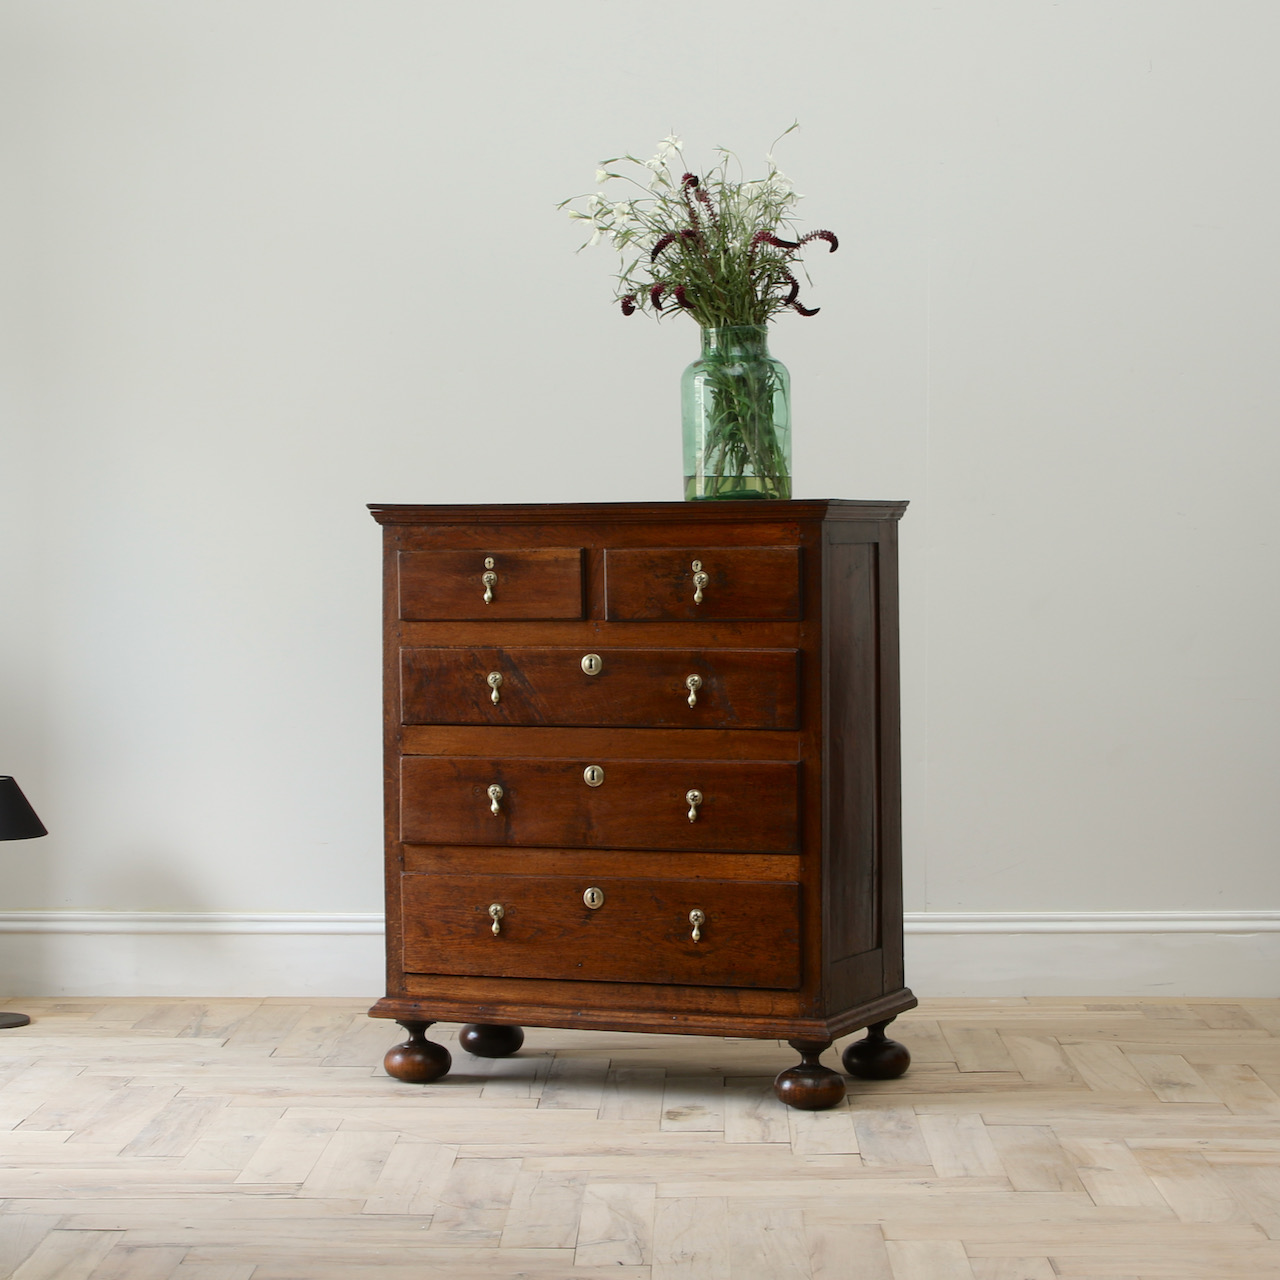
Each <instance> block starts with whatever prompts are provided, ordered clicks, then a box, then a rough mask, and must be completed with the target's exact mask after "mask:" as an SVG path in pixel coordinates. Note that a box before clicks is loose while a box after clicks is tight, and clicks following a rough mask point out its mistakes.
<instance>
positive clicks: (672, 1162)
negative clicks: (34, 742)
mask: <svg viewBox="0 0 1280 1280" xmlns="http://www.w3.org/2000/svg"><path fill="white" fill-rule="evenodd" d="M367 1003H368V1002H362V1001H354V1000H325V1001H313V1002H310V1003H308V1002H303V1001H293V1000H283V999H280V1000H205V1001H197V1000H94V999H86V1000H42V1001H35V1000H22V999H18V998H14V999H11V1000H9V1001H6V1002H0V1007H4V1008H13V1009H23V1010H25V1011H27V1012H29V1013H31V1014H32V1015H33V1017H34V1019H35V1021H34V1022H33V1024H32V1025H31V1026H29V1027H25V1028H22V1029H20V1030H13V1031H4V1032H0V1198H3V1200H2V1203H0V1276H4V1277H8V1276H13V1277H14V1278H15V1280H55V1278H56V1280H82V1278H88V1277H92V1278H93V1280H167V1278H168V1277H173V1280H250V1277H252V1280H295V1278H296V1280H327V1278H328V1277H344V1278H345V1277H352V1276H362V1275H365V1274H370V1275H372V1274H376V1275H377V1276H379V1277H381V1278H382V1280H400V1278H402V1280H410V1277H412V1278H413V1280H419V1278H420V1277H431V1276H439V1277H450V1278H451V1280H470V1278H471V1277H485V1278H486V1280H490V1278H497V1280H501V1278H504V1277H523V1276H527V1277H530V1278H531V1280H570V1278H576V1280H602V1278H603V1277H606V1276H607V1277H612V1278H616V1280H640V1278H641V1277H643V1278H644V1280H674V1278H676V1277H679V1278H681V1280H685V1278H688V1280H837V1278H839V1280H846V1278H850V1280H852V1278H856V1280H1051V1278H1052V1277H1058V1276H1064V1277H1076V1278H1079V1277H1108V1278H1109V1280H1125V1278H1135V1277H1140V1278H1151V1280H1154V1278H1155V1277H1181V1278H1184V1280H1189V1278H1201V1277H1203V1278H1204V1280H1229V1278H1231V1277H1237V1276H1239V1277H1245V1276H1248V1277H1250V1278H1251V1280H1255V1278H1257V1277H1278V1276H1280V1097H1278V1096H1277V1094H1280V1038H1278V1036H1277V1033H1278V1032H1280V1001H1277V1000H1272V1001H1262V1000H1255V1001H1235V1002H1228V1001H1179V1002H1163V1003H1162V1002H1156V1001H1150V1002H1136V1001H1123V1000H1116V1001H1108V1000H1088V1001H1071V1000H1004V999H1002V1000H988V1001H960V1000H936V1001H928V1002H926V1003H925V1005H924V1006H923V1007H922V1008H921V1009H920V1010H917V1011H915V1012H913V1013H911V1014H908V1015H906V1016H904V1017H903V1018H900V1019H899V1020H898V1022H897V1023H896V1024H895V1026H894V1031H893V1034H895V1035H896V1036H897V1038H899V1039H901V1040H903V1041H904V1042H906V1043H907V1044H908V1045H909V1046H910V1048H911V1051H912V1053H913V1055H914V1058H915V1062H914V1065H913V1067H912V1069H911V1071H910V1072H909V1073H908V1075H906V1076H905V1077H904V1078H902V1079H900V1080H895V1081H888V1082H883V1083H875V1084H869V1083H865V1082H859V1081H855V1082H852V1087H851V1089H850V1097H849V1099H848V1101H847V1104H846V1105H845V1106H844V1107H842V1108H839V1109H837V1110H835V1111H829V1112H821V1113H803V1112H794V1111H792V1112H789V1111H787V1110H786V1109H785V1108H783V1107H782V1106H781V1105H780V1104H779V1103H777V1102H775V1101H774V1099H773V1097H772V1093H771V1092H770V1087H769V1085H770V1080H771V1078H772V1076H773V1075H774V1074H775V1073H776V1072H777V1071H779V1070H781V1069H782V1068H783V1067H785V1066H790V1065H792V1064H793V1062H794V1061H795V1058H796V1055H795V1054H794V1053H793V1051H792V1050H791V1049H789V1048H787V1047H786V1046H785V1045H783V1046H779V1045H777V1044H775V1043H773V1042H771V1041H770V1042H756V1041H742V1040H712V1039H703V1038H699V1037H681V1036H640V1035H630V1036H625V1035H610V1034H604V1033H591V1032H580V1031H579V1032H570V1031H551V1030H546V1031H543V1030H536V1029H534V1030H530V1031H529V1033H528V1039H527V1041H526V1044H525V1048H524V1049H523V1050H522V1052H521V1053H520V1054H519V1055H518V1056H517V1057H514V1058H510V1059H505V1060H499V1061H489V1060H484V1059H478V1058H472V1057H471V1056H470V1055H468V1054H465V1053H462V1052H461V1051H459V1050H458V1048H457V1045H456V1043H451V1041H452V1035H451V1032H452V1031H453V1030H454V1029H453V1028H448V1027H442V1026H437V1027H434V1028H432V1032H431V1035H432V1038H433V1039H436V1040H440V1041H442V1042H445V1043H450V1048H451V1051H452V1052H453V1053H454V1071H453V1073H452V1074H451V1075H450V1076H448V1077H446V1078H445V1079H444V1080H442V1081H440V1082H438V1083H436V1084H433V1085H428V1086H425V1087H417V1086H410V1085H404V1084H400V1083H398V1082H396V1081H394V1080H391V1079H390V1078H388V1077H387V1076H386V1075H384V1074H383V1072H382V1070H381V1066H380V1063H381V1058H382V1054H383V1052H384V1051H385V1050H386V1049H387V1048H388V1047H389V1046H390V1045H391V1044H392V1043H394V1042H395V1040H396V1039H398V1038H402V1037H400V1036H399V1034H398V1032H399V1028H397V1027H396V1026H395V1025H394V1024H393V1023H389V1022H382V1021H371V1020H369V1019H367V1018H366V1017H365V1016H364V1013H363V1010H364V1009H365V1008H366V1007H367ZM827 1061H828V1062H829V1063H830V1064H831V1065H835V1064H836V1059H835V1055H834V1054H833V1053H828V1055H827Z"/></svg>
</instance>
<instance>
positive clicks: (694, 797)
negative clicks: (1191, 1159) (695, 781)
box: [684, 790, 702, 822]
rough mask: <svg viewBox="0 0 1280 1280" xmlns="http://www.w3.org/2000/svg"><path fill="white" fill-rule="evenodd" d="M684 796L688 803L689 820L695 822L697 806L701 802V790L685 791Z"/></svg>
mask: <svg viewBox="0 0 1280 1280" xmlns="http://www.w3.org/2000/svg"><path fill="white" fill-rule="evenodd" d="M684 798H685V801H686V802H687V803H688V805H689V821H690V822H697V820H698V806H699V805H700V804H701V803H702V792H701V791H697V790H690V791H686V792H685V793H684Z"/></svg>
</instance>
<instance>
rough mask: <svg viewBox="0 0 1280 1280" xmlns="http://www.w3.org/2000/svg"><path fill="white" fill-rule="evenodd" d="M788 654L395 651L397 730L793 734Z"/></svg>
mask: <svg viewBox="0 0 1280 1280" xmlns="http://www.w3.org/2000/svg"><path fill="white" fill-rule="evenodd" d="M799 669H800V655H799V653H798V652H797V651H796V650H795V649H609V648H598V649H592V650H587V649H550V648H523V647H522V648H504V649H428V648H414V649H402V650H401V651H400V697H401V704H400V708H401V710H400V718H401V723H403V724H491V725H501V724H510V725H568V726H579V725H581V726H587V725H591V726H601V727H606V728H611V727H619V728H622V727H629V728H653V729H794V728H796V725H797V714H798V713H797V707H798V690H799Z"/></svg>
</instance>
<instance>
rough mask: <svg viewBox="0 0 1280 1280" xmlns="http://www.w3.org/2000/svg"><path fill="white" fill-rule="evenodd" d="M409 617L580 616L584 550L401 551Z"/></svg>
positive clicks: (403, 606)
mask: <svg viewBox="0 0 1280 1280" xmlns="http://www.w3.org/2000/svg"><path fill="white" fill-rule="evenodd" d="M399 578H400V617H401V618H403V619H405V620H408V621H416V620H423V621H434V620H442V621H447V620H453V619H457V620H461V619H469V618H491V619H497V620H499V621H501V620H503V619H510V618H581V617H582V616H583V605H582V548H581V547H531V548H525V549H519V548H516V549H509V550H501V549H490V550H479V551H401V552H400V555H399Z"/></svg>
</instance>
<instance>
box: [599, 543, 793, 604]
mask: <svg viewBox="0 0 1280 1280" xmlns="http://www.w3.org/2000/svg"><path fill="white" fill-rule="evenodd" d="M604 573H605V617H606V618H608V619H609V620H610V621H611V622H691V621H696V620H697V619H699V618H707V619H715V620H717V621H739V620H743V621H751V620H763V621H784V622H785V621H792V620H796V619H798V618H799V617H800V548H799V547H643V548H634V549H633V548H613V549H610V550H608V551H606V552H605V553H604Z"/></svg>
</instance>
